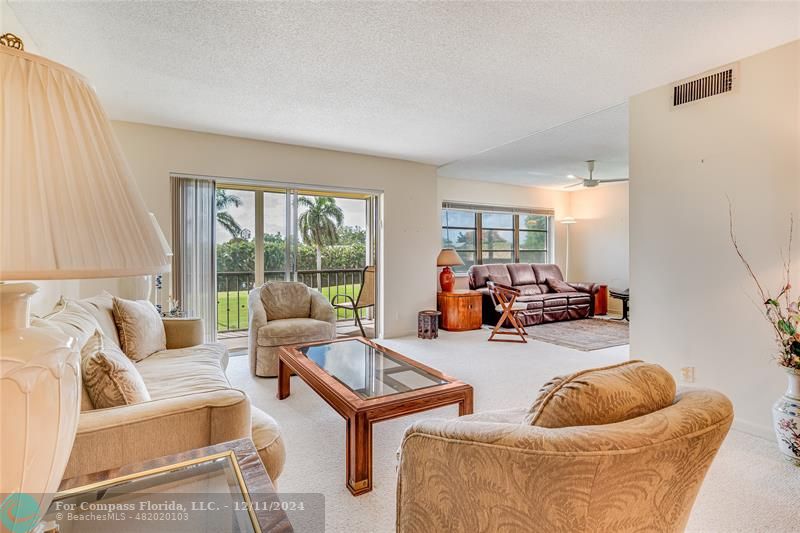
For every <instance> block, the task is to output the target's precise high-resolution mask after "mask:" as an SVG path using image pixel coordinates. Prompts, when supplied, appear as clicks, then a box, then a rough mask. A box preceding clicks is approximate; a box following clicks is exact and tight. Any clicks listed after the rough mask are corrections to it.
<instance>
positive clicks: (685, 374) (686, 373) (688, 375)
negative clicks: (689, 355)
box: [681, 366, 694, 383]
mask: <svg viewBox="0 0 800 533" xmlns="http://www.w3.org/2000/svg"><path fill="white" fill-rule="evenodd" d="M681 379H682V380H683V382H684V383H694V367H693V366H684V367H682V368H681Z"/></svg>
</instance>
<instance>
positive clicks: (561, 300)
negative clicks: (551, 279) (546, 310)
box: [529, 292, 567, 307]
mask: <svg viewBox="0 0 800 533" xmlns="http://www.w3.org/2000/svg"><path fill="white" fill-rule="evenodd" d="M529 298H530V300H529V301H531V302H542V304H543V305H544V307H565V306H566V305H567V296H566V295H563V294H558V293H555V292H551V293H548V294H534V295H532V296H530V297H529Z"/></svg>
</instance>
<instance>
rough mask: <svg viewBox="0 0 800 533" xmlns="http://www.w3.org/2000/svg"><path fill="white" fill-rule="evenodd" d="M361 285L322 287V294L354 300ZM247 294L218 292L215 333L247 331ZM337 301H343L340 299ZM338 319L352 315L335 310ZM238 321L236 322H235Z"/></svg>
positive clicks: (243, 292)
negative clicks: (342, 295)
mask: <svg viewBox="0 0 800 533" xmlns="http://www.w3.org/2000/svg"><path fill="white" fill-rule="evenodd" d="M360 287H361V285H359V284H356V285H338V286H334V287H324V288H323V289H322V294H324V295H325V296H326V297H327V298H328V299H329V300H330V299H332V298H333V297H334V296H336V295H337V294H347V295H349V296H352V297H353V299H354V300H355V298H356V296H357V295H358V289H359V288H360ZM247 292H248V291H239V292H238V293H237V292H234V291H231V292H218V293H217V331H218V332H223V331H232V330H238V329H247ZM339 301H344V300H343V299H340V300H339ZM336 313H337V316H338V318H339V319H340V320H341V319H345V318H349V319H352V318H353V314H352V313H350V312H349V311H346V310H344V309H337V310H336ZM237 320H238V322H237Z"/></svg>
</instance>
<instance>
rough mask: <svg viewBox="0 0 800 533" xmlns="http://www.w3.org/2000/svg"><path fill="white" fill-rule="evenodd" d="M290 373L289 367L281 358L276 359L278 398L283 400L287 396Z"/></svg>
mask: <svg viewBox="0 0 800 533" xmlns="http://www.w3.org/2000/svg"><path fill="white" fill-rule="evenodd" d="M291 375H292V373H291V371H290V370H289V367H288V366H286V364H285V363H284V362H283V359H280V358H279V359H278V399H279V400H283V399H284V398H288V397H289V376H291Z"/></svg>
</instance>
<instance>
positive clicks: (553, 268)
mask: <svg viewBox="0 0 800 533" xmlns="http://www.w3.org/2000/svg"><path fill="white" fill-rule="evenodd" d="M531 267H532V268H533V272H534V273H535V274H536V283H539V284H542V283H547V280H548V279H557V280H561V281H564V275H563V274H562V273H561V269H560V268H558V265H555V264H552V263H542V264H538V263H536V264H533V265H531Z"/></svg>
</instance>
